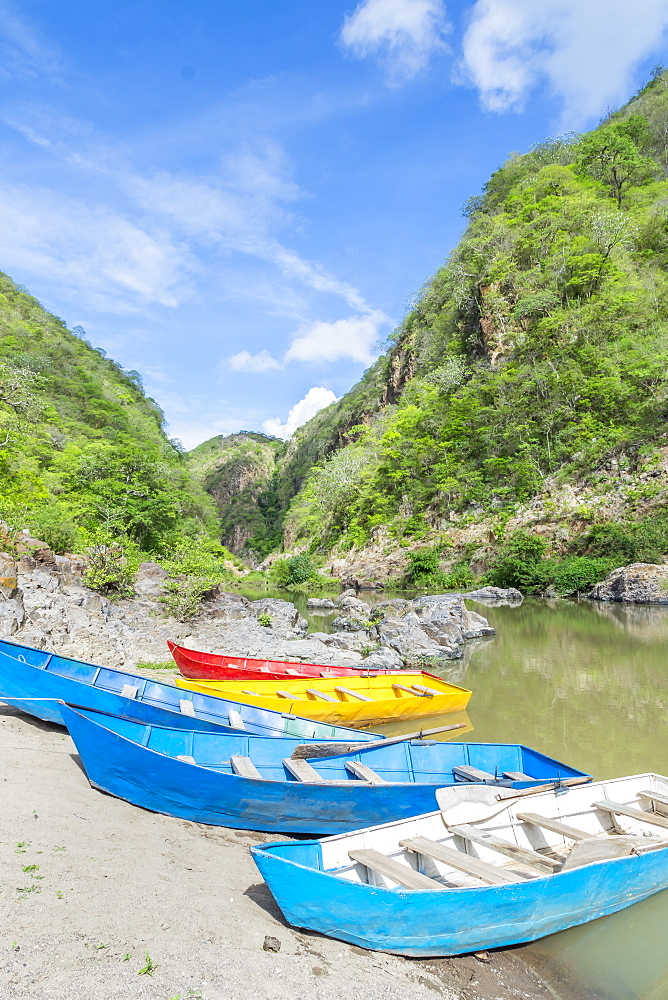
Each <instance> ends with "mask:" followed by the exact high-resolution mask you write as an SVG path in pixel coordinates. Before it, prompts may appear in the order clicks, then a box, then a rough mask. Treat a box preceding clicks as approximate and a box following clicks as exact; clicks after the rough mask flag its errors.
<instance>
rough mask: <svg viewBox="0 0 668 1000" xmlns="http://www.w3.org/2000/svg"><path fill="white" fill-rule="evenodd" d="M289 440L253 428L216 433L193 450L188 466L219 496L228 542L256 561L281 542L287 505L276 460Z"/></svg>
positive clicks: (202, 483)
mask: <svg viewBox="0 0 668 1000" xmlns="http://www.w3.org/2000/svg"><path fill="white" fill-rule="evenodd" d="M285 447H286V446H285V443H284V442H283V441H280V440H279V439H278V438H272V437H268V436H267V435H265V434H259V433H255V432H252V431H241V432H239V433H238V434H230V435H229V436H227V437H224V436H223V435H219V436H218V437H215V438H211V439H210V440H209V441H205V442H204V443H203V444H200V445H198V447H197V448H195V449H193V451H191V452H189V453H188V456H187V461H188V466H189V468H190V470H191V472H192V473H193V475H194V476H195V477H196V478H197V480H198V481H199V482H200V483H201V485H202V486H203V488H204V489H205V490H206V491H207V493H208V494H209V495H210V496H212V497H213V499H214V500H215V502H216V504H217V506H218V510H219V512H220V517H221V539H222V541H223V544H224V545H226V546H227V547H228V548H230V549H231V550H232V551H233V552H235V553H238V554H245V555H246V556H247V557H249V558H250V559H251V561H252V560H254V559H257V558H258V557H259V558H262V557H263V556H265V555H267V553H268V552H271V551H272V549H274V548H276V547H277V546H278V545H280V542H281V538H282V508H281V505H280V502H279V500H278V497H277V494H276V479H277V475H276V463H277V460H278V459H279V458H280V457H281V456H282V455H283V453H284V452H285Z"/></svg>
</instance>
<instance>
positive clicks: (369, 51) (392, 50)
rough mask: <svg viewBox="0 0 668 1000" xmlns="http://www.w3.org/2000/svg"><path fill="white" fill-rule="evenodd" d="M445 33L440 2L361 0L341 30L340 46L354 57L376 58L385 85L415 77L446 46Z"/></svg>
mask: <svg viewBox="0 0 668 1000" xmlns="http://www.w3.org/2000/svg"><path fill="white" fill-rule="evenodd" d="M448 29H449V25H448V22H447V17H446V12H445V5H444V3H443V0H362V2H361V3H359V4H358V5H357V7H356V8H355V10H354V11H353V13H352V14H350V15H348V16H347V17H346V19H345V21H344V24H343V27H342V29H341V42H342V43H343V45H344V46H345V47H346V48H348V49H350V50H351V52H353V53H354V54H355V55H356V56H359V57H360V58H364V57H365V56H377V57H378V58H379V59H380V60H381V62H382V63H383V64H384V66H385V69H386V73H387V77H388V81H389V82H390V83H391V84H399V83H402V82H404V81H405V80H409V79H411V77H414V76H416V74H417V73H419V72H420V70H422V69H424V67H425V66H426V65H427V63H428V62H429V58H430V57H431V56H432V55H433V54H434V53H436V52H442V51H444V50H445V49H446V48H447V46H446V45H445V42H444V40H443V35H444V33H445V32H446V31H447V30H448Z"/></svg>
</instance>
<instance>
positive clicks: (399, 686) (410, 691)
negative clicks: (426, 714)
mask: <svg viewBox="0 0 668 1000" xmlns="http://www.w3.org/2000/svg"><path fill="white" fill-rule="evenodd" d="M392 688H393V690H395V691H405V692H406V694H412V695H413V697H414V698H424V697H425V695H423V694H422V691H414V690H413V688H409V687H406V685H405V684H393V685H392Z"/></svg>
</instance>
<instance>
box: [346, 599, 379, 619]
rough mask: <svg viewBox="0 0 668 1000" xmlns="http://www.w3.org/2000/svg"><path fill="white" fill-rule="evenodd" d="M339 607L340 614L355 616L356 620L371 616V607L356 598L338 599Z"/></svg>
mask: <svg viewBox="0 0 668 1000" xmlns="http://www.w3.org/2000/svg"><path fill="white" fill-rule="evenodd" d="M339 607H340V608H341V611H342V612H344V611H345V612H347V613H348V614H351V615H357V617H358V618H365V617H366V618H368V617H369V615H370V614H371V605H370V604H367V603H366V602H365V601H359V600H358V599H357V598H356V597H342V598H340V599H339Z"/></svg>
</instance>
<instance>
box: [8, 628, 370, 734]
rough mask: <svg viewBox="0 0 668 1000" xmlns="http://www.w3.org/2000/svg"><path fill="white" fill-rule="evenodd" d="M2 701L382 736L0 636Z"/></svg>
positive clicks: (157, 719)
mask: <svg viewBox="0 0 668 1000" xmlns="http://www.w3.org/2000/svg"><path fill="white" fill-rule="evenodd" d="M0 701H4V702H6V703H10V704H14V705H15V706H16V707H17V708H19V709H20V710H21V711H23V712H26V713H28V714H29V715H34V716H36V717H37V718H38V719H44V720H45V721H47V722H55V723H59V724H60V725H64V722H63V718H62V715H61V711H60V702H63V701H64V702H70V703H71V704H75V705H81V706H84V707H85V708H93V709H99V710H100V711H102V712H110V713H111V714H113V715H119V716H122V717H124V718H129V719H134V720H136V721H138V722H147V723H151V722H153V723H157V724H158V725H165V724H166V725H169V724H170V723H169V721H166V719H165V717H164V716H163V715H162V713H161V712H160V711H159V710H162V711H163V712H168V713H170V714H171V715H174V714H176V716H177V717H178V723H176V722H174V725H178V726H179V727H182V728H185V729H214V730H217V729H219V728H220V727H222V728H223V729H224V730H225V731H229V732H245V733H248V734H251V735H258V736H273V737H282V736H290V737H292V736H294V737H296V738H297V737H298V738H301V739H304V740H309V739H313V740H331V739H336V740H344V741H345V742H346V743H369V742H374V741H377V740H379V739H381V737H379V736H378V735H377V734H375V733H369V732H364V733H363V732H359V731H358V730H357V729H349V728H347V727H346V726H333V725H330V724H328V723H320V722H313V721H312V720H311V719H302V718H300V717H299V716H295V715H290V714H289V713H287V712H286V713H284V714H282V713H280V712H274V711H271V710H269V709H261V708H258V707H256V706H252V705H243V704H240V703H237V702H234V701H228V700H226V699H225V698H218V697H214V696H213V695H205V694H195V693H193V692H192V691H181V690H179V688H177V687H175V686H174V685H172V684H165V683H162V682H160V681H154V680H151V679H150V678H147V677H140V676H139V675H138V674H132V673H127V672H126V671H123V670H112V669H111V668H110V667H98V666H95V665H94V664H92V663H83V662H81V661H80V660H74V659H70V658H69V657H67V656H58V655H56V654H55V653H48V652H45V651H44V650H43V649H33V648H32V647H30V646H21V645H18V644H17V643H12V642H7V641H5V640H2V641H0Z"/></svg>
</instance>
